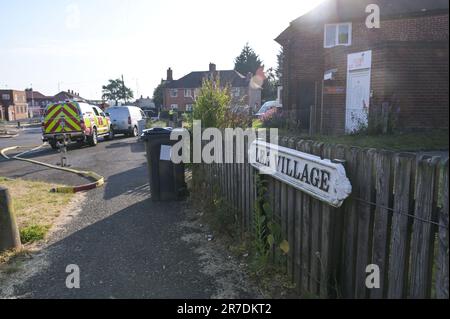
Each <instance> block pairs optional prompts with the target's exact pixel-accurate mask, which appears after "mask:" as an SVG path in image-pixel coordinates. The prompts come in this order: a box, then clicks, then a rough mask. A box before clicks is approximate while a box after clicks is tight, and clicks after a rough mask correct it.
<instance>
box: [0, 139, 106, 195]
mask: <svg viewBox="0 0 450 319" xmlns="http://www.w3.org/2000/svg"><path fill="white" fill-rule="evenodd" d="M45 146H46V144H45V143H44V144H42V145H40V146H37V147H34V148H33V149H31V150H28V151H25V152H23V153H20V154H18V155H16V156H13V157H12V158H10V157H9V156H8V155H6V154H7V153H8V152H11V151H14V150H18V149H26V148H30V147H24V146H13V147H8V148H4V149H2V150H1V151H0V154H1V155H2V156H3V157H4V158H5V159H7V160H11V159H13V160H17V161H23V162H28V163H31V164H35V165H39V166H44V167H47V168H51V169H55V170H59V171H63V172H68V173H72V174H76V175H78V176H81V177H86V178H92V179H94V180H95V182H93V183H89V184H84V185H79V186H59V187H55V188H53V189H51V190H50V191H51V192H52V193H66V194H67V193H78V192H84V191H89V190H92V189H95V188H99V187H102V186H103V185H104V184H105V178H104V177H103V176H100V175H98V174H97V173H95V172H92V171H82V170H76V169H71V168H66V167H59V166H56V165H51V164H47V163H43V162H39V161H35V160H32V159H28V158H23V157H22V156H24V155H25V154H28V153H31V152H35V151H38V150H40V149H42V148H43V147H45Z"/></svg>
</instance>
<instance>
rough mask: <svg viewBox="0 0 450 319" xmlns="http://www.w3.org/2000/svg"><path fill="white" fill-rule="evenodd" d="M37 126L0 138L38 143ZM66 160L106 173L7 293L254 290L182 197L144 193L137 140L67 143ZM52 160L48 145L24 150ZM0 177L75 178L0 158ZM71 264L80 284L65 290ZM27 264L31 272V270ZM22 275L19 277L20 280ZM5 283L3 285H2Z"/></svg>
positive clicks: (235, 294)
mask: <svg viewBox="0 0 450 319" xmlns="http://www.w3.org/2000/svg"><path fill="white" fill-rule="evenodd" d="M39 144H40V130H39V129H27V130H25V131H23V132H22V133H21V135H20V137H18V138H15V139H7V140H5V139H3V140H0V149H1V148H4V147H7V146H12V145H39ZM68 154H69V164H71V165H72V167H75V168H82V169H88V170H93V171H95V172H97V173H99V174H101V175H103V176H105V179H106V185H105V187H103V188H100V189H96V190H93V191H90V192H88V193H87V194H86V199H85V200H84V202H82V203H81V204H80V207H79V208H80V209H79V212H78V213H77V214H75V215H74V216H73V218H72V219H71V221H70V222H69V223H68V224H67V225H65V227H64V228H63V229H62V230H59V231H57V232H56V233H54V234H53V235H52V238H51V239H50V243H49V245H48V246H46V247H45V248H44V250H43V252H42V253H40V254H38V255H37V256H35V258H34V260H32V261H30V262H29V263H27V264H26V265H25V268H27V269H25V271H24V272H27V271H28V272H29V273H31V275H30V274H28V275H26V274H23V277H21V273H19V274H18V275H17V276H16V277H18V280H17V282H14V284H13V288H14V289H13V292H11V291H8V292H6V291H3V295H2V289H1V288H2V285H3V286H4V287H6V286H7V284H9V285H11V284H10V283H8V282H6V283H1V285H0V296H2V297H18V298H76V299H77V298H158V299H159V298H181V299H185V298H221V297H224V298H254V297H258V294H257V293H256V292H255V291H256V290H255V289H254V288H253V287H252V286H251V284H249V283H248V278H247V277H246V275H245V274H244V272H243V271H242V269H241V266H240V265H239V263H237V262H235V261H234V260H233V259H232V258H230V257H229V256H228V255H227V254H226V252H225V251H221V250H220V247H219V244H218V243H215V242H208V240H207V239H205V238H206V237H207V236H206V235H205V234H204V230H202V228H200V227H201V226H200V227H198V223H196V222H193V221H192V220H190V219H189V218H190V217H189V215H188V213H187V212H186V209H185V206H186V203H183V202H175V203H153V202H152V201H151V200H150V190H149V186H148V177H147V176H148V175H147V167H146V158H145V153H144V145H143V144H141V143H138V142H137V141H136V139H125V138H118V139H115V140H113V141H102V142H101V143H99V145H98V146H97V147H84V148H81V149H79V148H74V147H71V148H70V150H69V153H68ZM30 156H31V157H33V158H34V159H37V160H39V161H43V162H46V163H51V164H56V163H58V161H59V155H58V154H57V153H55V151H53V150H51V149H50V148H46V149H44V150H42V151H39V152H38V153H36V154H32V155H30ZM0 176H5V177H10V178H23V179H30V180H39V181H48V182H55V183H60V184H67V185H78V184H81V183H83V182H86V181H85V180H84V179H83V178H82V177H79V176H76V175H73V174H69V173H64V172H60V171H55V170H49V169H46V168H43V167H39V166H35V165H31V164H28V163H23V162H19V161H6V160H4V159H0ZM71 264H75V265H78V266H79V268H80V272H81V289H73V290H70V289H67V288H66V284H65V282H66V277H67V274H66V273H65V270H66V267H67V265H71ZM32 268H33V269H34V271H31V269H32ZM21 278H22V279H21ZM5 290H6V288H5Z"/></svg>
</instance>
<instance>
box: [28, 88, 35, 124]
mask: <svg viewBox="0 0 450 319" xmlns="http://www.w3.org/2000/svg"><path fill="white" fill-rule="evenodd" d="M34 109H35V107H34V94H33V83H31V112H34ZM29 112H30V110H28V113H29ZM33 117H34V113H33Z"/></svg>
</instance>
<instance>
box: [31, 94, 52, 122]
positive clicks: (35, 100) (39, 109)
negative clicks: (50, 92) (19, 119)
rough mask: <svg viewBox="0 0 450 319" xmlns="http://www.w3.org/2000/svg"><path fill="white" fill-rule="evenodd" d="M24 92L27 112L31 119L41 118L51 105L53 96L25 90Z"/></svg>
mask: <svg viewBox="0 0 450 319" xmlns="http://www.w3.org/2000/svg"><path fill="white" fill-rule="evenodd" d="M25 92H26V95H27V103H28V112H29V115H30V117H31V118H33V117H40V116H42V115H43V113H44V110H45V108H46V107H47V105H49V104H51V103H53V96H45V95H44V94H42V93H40V92H38V91H33V90H32V89H26V90H25Z"/></svg>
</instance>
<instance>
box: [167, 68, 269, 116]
mask: <svg viewBox="0 0 450 319" xmlns="http://www.w3.org/2000/svg"><path fill="white" fill-rule="evenodd" d="M215 77H219V78H220V81H221V85H229V86H230V87H231V95H232V104H233V105H239V106H245V105H249V106H252V107H258V106H260V105H261V91H262V88H261V87H260V86H258V85H252V83H253V82H252V81H251V80H252V74H248V75H247V76H244V75H242V74H240V73H239V72H237V71H235V70H224V71H218V70H217V69H216V65H215V64H213V63H210V65H209V70H208V71H200V72H191V73H189V74H188V75H186V76H184V77H182V78H181V79H179V80H173V71H172V69H170V68H169V69H168V70H167V80H166V81H165V86H164V94H163V109H164V110H171V109H173V110H178V111H180V112H190V111H192V107H193V105H194V102H195V98H196V96H197V95H198V93H199V91H200V88H201V86H202V83H203V80H204V79H207V78H215Z"/></svg>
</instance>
